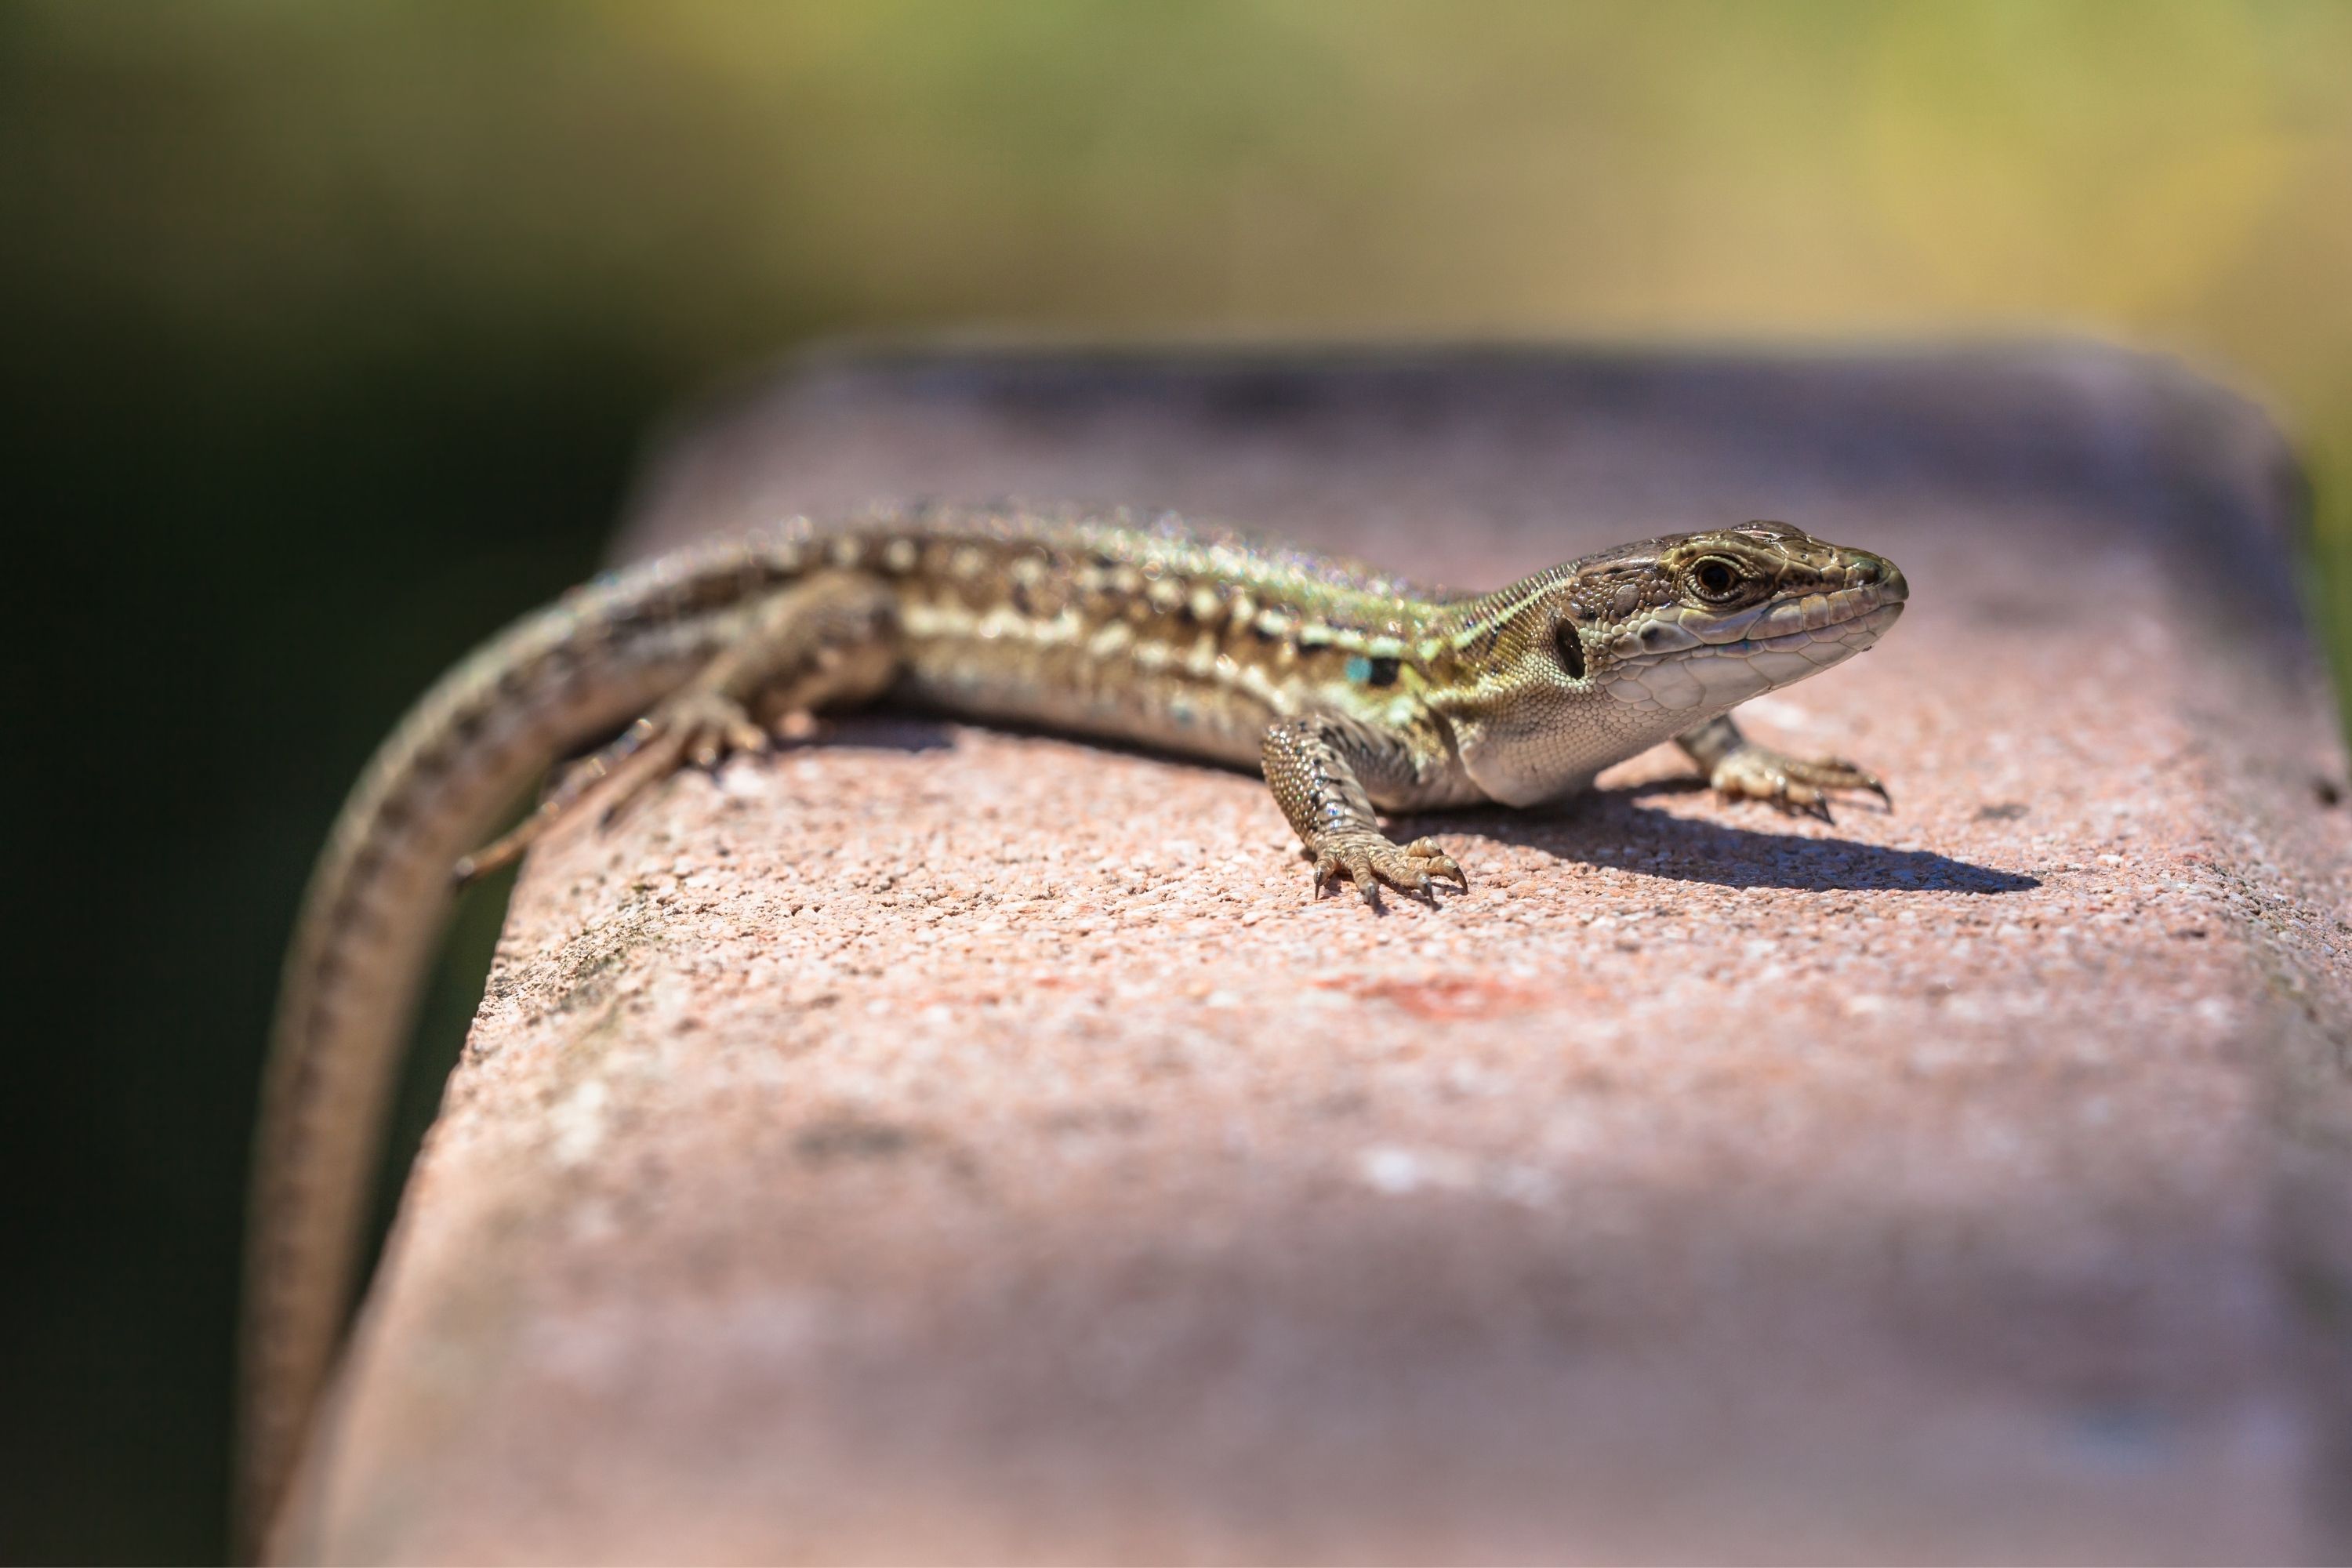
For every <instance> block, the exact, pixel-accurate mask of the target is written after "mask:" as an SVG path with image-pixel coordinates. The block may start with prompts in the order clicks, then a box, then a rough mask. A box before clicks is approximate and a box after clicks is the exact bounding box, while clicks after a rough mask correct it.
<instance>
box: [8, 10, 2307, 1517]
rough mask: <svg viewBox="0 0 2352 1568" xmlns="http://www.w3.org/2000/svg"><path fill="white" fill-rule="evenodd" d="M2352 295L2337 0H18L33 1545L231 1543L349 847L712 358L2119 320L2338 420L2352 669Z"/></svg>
mask: <svg viewBox="0 0 2352 1568" xmlns="http://www.w3.org/2000/svg"><path fill="white" fill-rule="evenodd" d="M2347 285H2352V4H2347V3H2345V0H2264V3H2260V4H2226V3H2223V0H2080V3H2067V0H1980V3H1962V0H1948V3H1940V0H1925V3H1914V4H1859V3H1851V0H1804V3H1788V0H1784V3H1780V4H1770V5H1767V4H1760V3H1759V4H1729V3H1720V4H1699V3H1693V0H1641V3H1602V4H1535V3H1509V0H1477V3H1453V4H1436V3H1410V4H1408V3H1397V0H1353V3H1347V0H1314V3H1304V0H1263V3H1257V4H1243V3H1239V0H1202V3H1197V4H1181V5H1180V4H1173V3H1159V0H1138V3H1132V4H1118V3H1112V0H1051V3H1041V0H1008V3H1001V4H990V5H982V4H967V3H957V0H888V3H874V4H862V5H850V4H839V5H801V4H770V5H758V4H710V3H675V0H673V3H664V4H636V5H622V4H614V3H604V4H590V3H579V4H554V3H551V0H531V3H500V4H480V3H471V4H467V3H458V0H442V3H431V4H426V3H418V4H407V5H393V4H383V3H362V0H349V3H341V4H336V5H301V4H296V3H294V0H216V3H214V4H209V5H200V4H191V3H184V0H182V3H164V4H145V5H127V4H115V3H110V0H5V3H0V318H5V323H6V331H5V342H7V344H8V353H6V354H5V356H0V361H5V363H0V394H5V413H6V418H5V420H0V476H5V477H0V483H5V484H6V486H7V487H8V489H7V490H6V491H5V493H7V494H9V495H10V496H11V497H12V510H16V512H17V515H18V516H20V517H22V518H24V519H26V520H27V521H26V522H25V523H24V524H23V525H22V527H23V531H24V534H25V535H26V537H27V538H28V540H29V541H30V542H31V543H32V547H33V548H32V552H30V553H29V554H28V555H27V556H26V557H25V558H23V559H20V560H19V561H18V562H17V563H16V567H17V572H18V574H19V576H18V579H17V581H18V586H19V593H18V594H17V595H15V596H14V599H13V601H12V602H14V603H15V604H16V610H15V619H14V621H13V622H12V633H13V635H14V637H15V640H16V645H17V646H18V647H32V648H34V649H36V650H39V651H40V652H44V653H50V654H53V655H54V656H55V657H53V658H50V659H49V660H48V661H47V664H46V665H45V666H42V667H41V668H42V670H43V673H42V674H41V675H40V676H39V677H37V678H35V677H32V676H30V675H22V674H16V673H12V674H11V676H10V679H9V684H10V686H11V688H12V689H13V690H14V692H15V694H16V696H18V697H19V698H21V699H23V703H24V708H25V710H26V715H27V716H26V719H25V721H24V725H23V728H22V729H20V731H19V733H20V734H23V735H29V736H35V737H62V738H65V739H66V740H67V741H68V742H71V743H62V744H58V745H55V746H50V747H46V748H36V749H37V751H39V753H40V760H39V762H38V763H37V765H36V766H32V767H25V768H17V769H12V770H8V772H9V773H11V774H12V775H14V776H12V777H11V778H10V780H9V783H8V786H7V787H8V788H9V789H11V790H12V791H16V792H18V795H17V797H16V800H15V805H16V809H15V810H14V811H13V812H12V813H11V820H12V821H14V822H16V823H18V824H19V825H20V826H21V825H24V824H27V823H30V824H33V825H36V826H37V829H38V830H37V831H35V832H31V833H27V834H26V835H25V840H24V841H23V842H21V843H18V844H16V845H15V846H14V847H12V853H14V854H15V855H16V858H17V862H18V863H17V866H16V874H15V880H16V884H17V885H18V886H19V887H26V888H35V889H43V890H44V891H43V895H42V896H43V897H44V898H45V899H46V900H48V901H49V904H50V912H49V918H47V919H46V920H45V921H41V922H39V923H40V925H41V927H42V929H41V930H40V931H38V932H37V933H35V934H33V935H29V936H27V937H26V938H24V939H23V941H22V942H20V943H19V945H18V946H17V947H16V950H15V951H14V952H12V954H11V956H12V957H13V958H15V959H16V961H17V962H18V963H23V964H24V965H26V972H27V973H26V983H25V984H22V985H20V986H16V987H12V988H11V990H12V995H14V996H16V998H17V1002H16V1007H17V1010H18V1023H19V1026H20V1027H21V1028H23V1029H24V1030H25V1032H26V1037H28V1038H33V1039H46V1040H49V1041H52V1042H65V1041H74V1042H79V1044H77V1045H76V1046H75V1047H74V1048H72V1049H70V1050H50V1051H42V1052H28V1053H26V1056H25V1058H24V1059H23V1060H21V1061H19V1062H18V1063H16V1065H15V1066H14V1067H13V1068H12V1071H14V1072H16V1075H17V1079H16V1089H15V1092H16V1100H17V1102H18V1103H19V1104H26V1105H37V1106H40V1107H41V1108H42V1115H41V1116H40V1117H39V1118H38V1119H37V1121H39V1123H40V1124H39V1126H37V1128H34V1129H32V1130H31V1135H30V1136H29V1137H27V1138H25V1139H18V1140H16V1142H14V1144H13V1146H11V1147H10V1148H9V1150H8V1153H9V1156H10V1157H11V1158H13V1159H14V1160H16V1161H18V1162H20V1163H21V1166H22V1168H21V1169H16V1170H13V1171H9V1172H0V1192H5V1193H6V1194H8V1201H9V1202H10V1203H12V1204H15V1205H31V1204H32V1203H33V1201H34V1199H35V1198H39V1199H41V1200H42V1201H43V1202H44V1203H45V1204H46V1205H47V1206H44V1207H40V1208H38V1209H36V1208H34V1207H31V1206H23V1207H22V1215H21V1217H23V1218H24V1219H25V1220H26V1223H25V1224H24V1225H23V1226H18V1227H16V1228H15V1229H14V1230H12V1235H16V1236H19V1237H23V1238H24V1247H25V1253H24V1257H25V1259H26V1261H25V1269H26V1272H25V1274H24V1276H23V1278H25V1279H29V1280H32V1281H33V1282H34V1285H33V1288H31V1289H23V1290H16V1291H12V1292H7V1293H5V1300H0V1343H5V1344H7V1345H8V1346H9V1347H10V1350H11V1352H13V1353H14V1354H15V1355H16V1357H17V1358H18V1361H19V1363H20V1364H16V1365H13V1366H11V1367H10V1368H8V1369H7V1370H6V1372H5V1375H0V1386H5V1387H8V1388H9V1389H10V1390H11V1402H10V1403H11V1404H12V1405H13V1406H14V1408H13V1409H12V1411H11V1412H10V1416H9V1418H8V1419H6V1420H5V1421H0V1521H9V1522H8V1523H6V1524H5V1525H0V1537H5V1539H0V1552H5V1553H8V1554H23V1555H25V1556H29V1557H41V1556H49V1557H89V1556H93V1555H94V1556H125V1557H143V1558H151V1559H168V1558H173V1557H189V1556H199V1555H204V1554H205V1553H207V1552H216V1551H217V1550H218V1549H219V1536H218V1511H217V1510H218V1500H219V1498H220V1497H221V1495H222V1492H223V1489H224V1479H225V1458H224V1454H225V1447H224V1444H225V1439H226V1420H227V1415H226V1386H227V1359H226V1358H227V1352H228V1344H229V1333H228V1321H229V1307H230V1301H231V1299H232V1294H233V1279H234V1268H235V1251H236V1224H237V1221H236V1214H237V1199H238V1188H239V1186H240V1184H241V1174H242V1163H243V1147H244V1138H245V1131H246V1121H245V1118H246V1117H247V1115H248V1113H249V1108H250V1104H251V1095H252V1082H253V1071H254V1067H255V1062H256V1060H257V1054H258V1050H259V1046H260V1042H261V1037H262V1033H263V1029H264V1020H265V1018H266V1016H267V1009H268V994H269V990H270V986H271V983H272V979H273V976H274V964H275V957H274V955H275V952H276V949H277V946H278V942H279V941H280V940H281V938H282V935H283V932H284V930H285V924H286V921H287V919H288V918H289V915H290V911H291V909H292V905H293V900H294V897H295V893H296V890H297V889H299V882H300V879H301V876H302V873H303V868H304V867H305V865H306V863H307V860H308V858H309V856H310V854H311V853H312V852H313V851H314V849H315V847H316V846H317V844H318V842H319V840H320V836H321V835H322V833H323V830H324V825H325V822H326V819H327V816H328V815H329V813H330V812H331V809H332V806H333V804H334V801H335V799H336V797H337V796H338V795H339V794H340V792H341V789H342V788H343V786H344V785H345V784H346V783H347V782H348V780H349V779H350V777H351V776H352V773H353V772H354V771H355V770H356V768H357V765H358V763H359V762H360V760H361V759H362V757H363V756H364V754H365V752H366V751H367V750H368V748H369V747H370V746H371V745H372V743H373V741H374V740H375V739H376V738H377V737H378V736H380V735H381V734H382V733H383V731H384V729H385V728H386V727H387V725H388V724H389V722H390V721H391V719H392V718H393V716H394V714H395V713H396V712H397V710H399V708H400V707H401V706H402V705H403V704H404V702H405V700H407V698H408V697H409V696H410V695H412V694H413V693H414V692H415V690H417V689H419V688H420V687H421V686H422V685H423V683H424V682H425V680H426V679H429V678H430V677H431V676H432V675H433V674H434V673H436V671H437V670H438V669H439V668H441V667H442V666H444V665H445V664H446V662H447V661H448V659H449V658H451V657H452V656H453V655H454V654H455V653H457V651H458V650H459V649H460V648H461V647H463V646H464V644H465V643H466V642H467V641H468V640H470V639H471V638H472V637H477V636H479V635H480V634H482V633H483V632H485V631H487V630H488V628H489V627H491V626H495V625H496V624H498V623H499V621H500V620H502V619H504V618H505V617H506V616H509V615H512V614H514V613H516V612H518V611H520V609H522V608H523V607H524V606H526V605H529V604H530V603H532V602H533V601H535V600H537V599H539V598H541V597H543V596H544V595H546V594H548V593H549V592H551V591H552V590H553V589H555V588H556V587H558V586H560V585H561V584H562V583H563V582H565V581H566V580H568V579H569V578H571V577H572V576H574V575H575V574H578V573H579V572H580V571H582V570H583V569H584V568H585V567H586V566H587V565H588V564H589V563H590V562H591V561H593V557H594V554H595V551H596V548H597V538H598V535H599V532H600V531H601V530H603V529H604V528H605V527H607V526H609V524H610V523H611V521H612V520H613V518H614V514H615V511H616V509H617V506H618V503H619V497H620V495H621V492H622V489H623V487H624V486H625V481H626V475H627V471H628V467H629V463H630V461H631V455H632V451H633V449H634V447H635V442H636V441H637V439H638V438H639V437H640V436H641V435H642V433H643V432H644V431H645V430H646V428H647V427H648V426H650V424H651V423H652V422H653V421H654V420H656V418H657V417H658V416H661V414H662V413H663V412H664V411H665V410H667V409H668V408H671V407H673V406H674V405H675V404H676V402H677V399H679V398H681V397H683V396H686V395H690V394H692V393H693V392H695V391H696V390H698V389H699V388H702V387H704V386H707V385H709V384H710V383H712V382H713V381H715V380H719V379H722V378H724V377H726V376H729V375H730V374H738V373H740V372H741V371H743V370H746V369H748V368H750V367H751V366H754V365H756V364H758V363H761V362H763V361H766V360H768V359H771V358H772V357H773V356H774V355H776V354H777V353H780V352H782V351H784V350H786V349H789V348H790V347H791V346H792V345H793V344H794V343H796V342H802V341H804V340H806V339H808V338H810V337H812V336H814V335H819V334H834V333H843V332H877V333H889V334H903V333H920V332H923V331H933V330H938V329H945V328H965V327H971V326H980V327H983V328H990V329H995V330H1000V331H1007V332H1012V333H1019V334H1052V335H1061V336H1119V337H1134V336H1168V335H1211V336H1218V337H1226V338H1265V337H1303V336H1320V337H1331V336H1346V337H1385V338H1394V337H1400V336H1421V337H1455V336H1465V335H1469V336H1480V337H1501V338H1528V337H1542V338H1596V337H1597V338H1603V339H1616V340H1624V339H1636V338H1639V339H1656V338H1664V339H1669V340H1676V341H1684V342H1696V341H1706V342H1714V341H1724V340H1745V341H1763V342H1820V341H1838V342H1844V341H1852V340H1857V339H1859V340H1864V341H1868V340H1888V339H1918V338H1930V337H1947V336H1952V335H1982V334H1998V335H2019V334H2041V333H2047V332H2050V331H2082V332H2088V333H2093V334H2096V335H2100V336H2104V337H2109V338H2113V339H2117V340H2121V341H2125V342H2131V343H2135V344H2139V345H2143V346H2148V347H2154V348H2158V349H2160V350H2168V351H2172V352H2175V353H2179V354H2181V355H2183V356H2185V357H2187V358H2189V359H2190V360H2192V361H2194V362H2195V363H2198V364H2199V365H2200V366H2201V367H2203V368H2204V369H2206V370H2207V371H2208V372H2209V373H2211V374H2218V375H2220V376H2221V377H2222V378H2224V379H2226V380H2228V381H2231V383H2233V384H2237V385H2238V386H2240V387H2242V389H2244V390H2246V391H2248V392H2250V393H2252V395H2256V396H2257V397H2260V398H2261V399H2263V401H2265V402H2266V403H2267V404H2268V405H2270V407H2271V408H2272V409H2273V411H2274V412H2275V413H2276V415H2277V416H2278V417H2279V418H2280V420H2281V421H2282V423H2283V424H2284V425H2285V426H2287V427H2288V429H2289V430H2290V432H2291V433H2292V434H2293V435H2294V437H2295V438H2296V439H2297V440H2298V442H2299V443H2300V444H2301V445H2302V447H2303V449H2304V451H2305V454H2306V456H2307V458H2309V459H2310V462H2311V464H2312V467H2313V470H2314V473H2315V478H2316V479H2317V485H2318V488H2317V494H2318V498H2319V526H2318V529H2317V531H2316V533H2317V540H2318V543H2319V549H2318V551H2317V560H2318V563H2319V564H2320V566H2321V567H2322V568H2323V571H2322V573H2321V574H2319V575H2316V576H2315V578H2314V595H2315V599H2314V602H2315V605H2324V606H2326V612H2327V615H2326V618H2327V620H2328V622H2329V623H2330V624H2331V625H2332V626H2334V627H2335V628H2336V632H2337V635H2336V637H2335V647H2336V650H2337V651H2336V668H2337V670H2338V672H2339V675H2340V676H2344V675H2352V658H2347V654H2346V651H2345V650H2346V648H2347V643H2352V639H2347V637H2346V636H2345V635H2344V629H2345V628H2347V627H2352V287H2347ZM1145 499H1148V498H1145ZM44 552H47V553H46V554H45V553H44ZM49 556H54V559H49V558H48V557H49ZM1923 591H1924V589H1923ZM68 648H70V649H71V650H72V651H71V652H70V653H69V654H68V653H65V652H62V651H60V650H64V649H68ZM2346 685H2352V682H2340V683H2339V689H2343V687H2344V686H2346ZM93 714H97V715H102V716H103V722H102V723H98V724H93V723H92V718H91V716H92V715H93ZM82 737H89V739H86V740H85V739H80V738H82ZM77 899H79V900H82V903H83V904H84V905H85V906H86V907H84V908H81V909H79V910H77V909H76V908H75V905H74V900H77ZM483 907H484V908H485V909H488V914H487V915H481V914H479V913H478V912H476V913H475V914H472V915H469V918H470V919H472V920H473V921H474V923H475V930H474V931H473V934H472V936H471V938H470V939H469V941H470V942H471V944H472V949H471V950H472V951H474V952H477V953H478V952H479V951H480V949H481V948H482V946H483V944H484V943H486V942H487V941H488V931H489V930H490V929H491V928H492V927H493V926H494V924H495V919H496V910H495V909H494V908H490V907H489V906H488V905H485V906H483ZM126 933H130V937H131V940H128V941H126ZM479 978H480V971H479V968H478V966H477V967H476V968H475V969H474V970H473V973H472V976H471V990H470V992H469V991H468V990H467V984H466V983H465V982H464V981H463V980H462V979H461V980H460V981H459V982H458V983H457V984H455V985H454V986H453V987H452V988H451V997H450V998H446V999H445V1002H444V1005H443V1012H442V1019H441V1024H440V1028H441V1031H442V1035H443V1036H444V1037H454V1033H455V1031H456V1030H457V1028H458V1027H460V1026H461V1025H462V1019H463V1017H464V1016H465V1014H466V1012H467V1006H468V1004H469V1001H470V998H471V996H473V995H478V992H479ZM45 1009H47V1011H46V1012H45V1011H44V1010H45ZM426 1074H427V1081H429V1074H430V1066H429V1064H428V1067H427V1068H426ZM429 1104H430V1100H429V1092H428V1095H427V1098H426V1099H425V1100H421V1101H419V1102H418V1105H417V1106H416V1107H414V1108H412V1120H414V1119H415V1117H419V1116H421V1115H422V1114H423V1113H424V1110H425V1109H428V1108H429Z"/></svg>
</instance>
